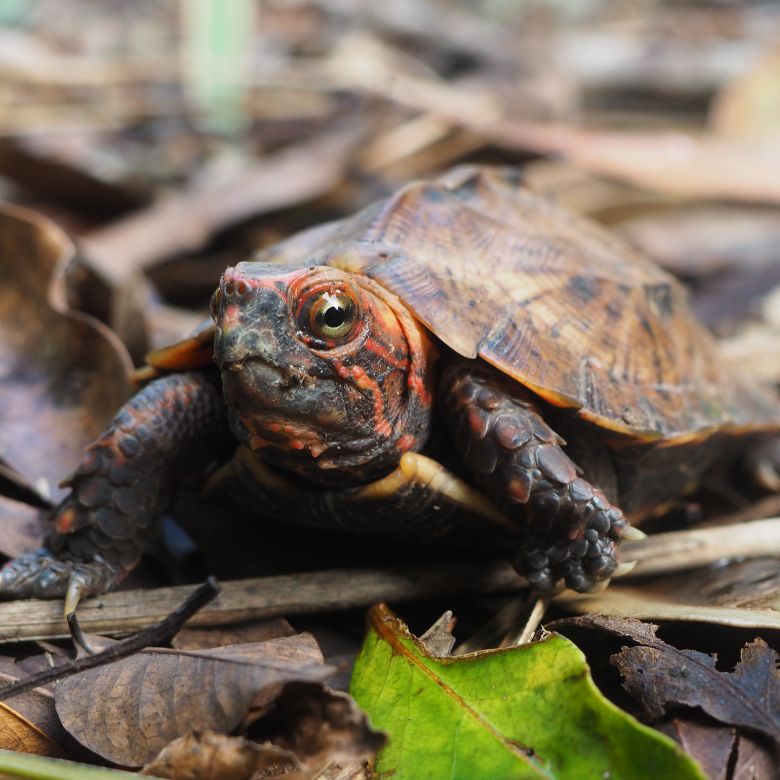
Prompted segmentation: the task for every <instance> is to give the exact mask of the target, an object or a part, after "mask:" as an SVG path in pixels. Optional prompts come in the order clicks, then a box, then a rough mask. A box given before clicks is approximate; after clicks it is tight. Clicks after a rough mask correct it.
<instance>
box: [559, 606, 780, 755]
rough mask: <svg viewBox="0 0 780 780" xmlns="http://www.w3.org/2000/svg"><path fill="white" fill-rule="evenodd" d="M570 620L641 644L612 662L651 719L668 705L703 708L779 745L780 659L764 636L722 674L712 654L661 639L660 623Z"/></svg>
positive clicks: (595, 617) (593, 618) (598, 617)
mask: <svg viewBox="0 0 780 780" xmlns="http://www.w3.org/2000/svg"><path fill="white" fill-rule="evenodd" d="M567 622H568V623H569V624H570V625H577V626H583V627H586V628H595V629H598V630H601V631H605V632H607V633H610V634H614V635H617V636H622V637H626V638H629V639H631V640H632V641H634V642H636V643H637V644H636V645H635V646H633V647H624V648H623V649H622V650H621V651H620V653H618V654H616V655H613V656H612V657H611V659H610V663H612V664H613V665H614V666H615V667H617V669H618V670H619V671H620V673H621V674H622V675H623V678H624V679H623V686H624V687H625V688H626V690H628V692H629V693H631V695H632V696H634V697H635V698H636V699H637V700H638V701H640V702H641V703H642V705H643V707H644V708H645V710H646V711H647V713H648V714H649V715H650V717H653V718H658V717H661V716H662V715H663V714H664V713H665V712H666V710H667V709H668V707H669V706H670V705H674V706H679V705H684V706H688V707H699V708H701V709H702V710H703V711H704V712H705V713H707V715H709V716H710V717H712V718H715V720H717V721H719V722H721V723H725V724H727V725H732V726H738V727H742V728H745V729H748V730H750V731H757V732H759V733H760V734H762V735H763V736H765V737H768V738H769V739H772V740H774V742H775V744H779V745H780V671H778V667H777V661H778V657H777V653H776V652H775V651H774V650H772V649H771V648H770V647H769V646H768V645H767V644H766V642H764V641H763V640H762V639H760V638H758V639H756V640H754V641H753V642H751V643H749V644H747V645H745V646H744V647H743V648H742V653H741V658H740V661H739V663H738V664H737V665H736V667H735V669H734V671H733V672H722V671H719V670H718V669H717V668H716V665H715V664H716V658H715V657H714V656H711V655H707V654H706V653H701V652H699V651H698V650H687V649H679V648H677V647H673V646H672V645H669V644H667V643H666V642H664V641H663V640H661V639H659V638H658V637H657V636H656V631H657V630H658V626H656V625H654V624H652V623H643V622H641V621H639V620H632V619H626V618H613V617H606V616H603V615H587V616H584V617H579V618H571V619H570V620H569V621H567Z"/></svg>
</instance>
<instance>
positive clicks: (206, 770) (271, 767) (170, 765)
mask: <svg viewBox="0 0 780 780" xmlns="http://www.w3.org/2000/svg"><path fill="white" fill-rule="evenodd" d="M301 769H302V767H301V764H300V762H299V761H298V759H296V757H295V755H294V754H293V753H291V752H290V751H288V750H283V749H282V748H279V747H276V746H275V745H271V744H263V745H259V744H258V743H257V742H251V741H250V740H248V739H245V738H244V737H231V736H228V735H226V734H218V733H216V732H214V731H204V732H196V733H194V734H187V735H186V736H184V737H179V738H178V739H175V740H173V742H171V743H170V744H168V745H166V746H165V747H164V748H163V749H162V750H161V751H160V753H159V755H158V756H156V757H155V758H154V759H153V760H152V761H150V762H149V763H148V764H146V766H144V768H143V769H142V770H141V772H140V774H142V775H152V776H154V777H169V778H173V780H250V778H253V777H255V776H256V773H260V776H261V777H263V776H266V773H267V775H268V776H271V775H272V774H273V775H278V774H283V775H284V776H285V778H288V779H290V778H292V780H299V779H300V780H303V778H302V776H301V775H300V774H299V772H300V770H301Z"/></svg>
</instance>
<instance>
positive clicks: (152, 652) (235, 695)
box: [55, 634, 332, 767]
mask: <svg viewBox="0 0 780 780" xmlns="http://www.w3.org/2000/svg"><path fill="white" fill-rule="evenodd" d="M329 671H332V669H329V668H328V667H326V666H324V665H323V659H322V654H321V653H320V650H319V648H318V647H317V643H316V641H315V640H314V638H313V637H312V636H311V635H309V634H298V635H296V636H294V637H283V638H279V639H272V640H269V641H267V642H258V643H252V644H243V645H232V646H228V647H221V648H217V649H214V650H201V651H190V652H187V651H179V650H164V649H159V648H156V649H149V650H145V651H143V652H141V653H138V654H136V655H133V656H130V657H129V658H123V659H121V660H119V661H116V662H114V663H112V664H107V665H106V666H101V667H98V668H95V669H90V670H89V671H86V672H82V673H80V674H76V675H73V676H72V677H69V678H68V679H66V680H63V681H62V682H61V683H60V684H59V685H58V686H57V689H56V692H55V704H56V707H57V714H58V715H59V716H60V720H61V721H62V724H63V725H64V726H65V728H66V729H67V730H68V731H69V732H70V733H71V734H72V735H73V736H74V737H75V738H76V739H77V740H78V741H79V742H81V743H82V744H83V745H84V746H85V747H87V748H89V749H90V750H92V751H93V752H95V753H97V754H98V755H100V756H102V757H103V758H105V759H107V760H109V761H112V762H114V763H116V764H120V765H122V766H128V767H137V766H142V765H143V764H145V763H147V762H148V761H151V760H152V758H154V756H155V755H157V753H158V752H159V751H160V750H161V749H162V748H163V747H164V746H165V745H167V744H168V743H169V742H170V741H171V740H173V739H176V738H177V737H180V736H183V735H184V734H187V733H189V732H190V731H193V730H194V731H206V730H215V731H222V732H229V731H231V730H232V729H234V728H235V727H236V726H237V725H238V724H239V723H241V721H242V720H243V719H244V717H245V716H246V714H247V711H248V710H249V707H250V705H251V703H252V702H253V700H254V699H255V697H256V696H257V694H258V692H259V691H261V690H262V689H264V688H265V687H266V686H269V685H271V684H273V683H280V682H284V681H288V680H291V679H312V678H313V679H321V678H323V677H325V676H327V674H328V672H329Z"/></svg>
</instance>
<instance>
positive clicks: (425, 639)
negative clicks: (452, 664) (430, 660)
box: [420, 609, 455, 657]
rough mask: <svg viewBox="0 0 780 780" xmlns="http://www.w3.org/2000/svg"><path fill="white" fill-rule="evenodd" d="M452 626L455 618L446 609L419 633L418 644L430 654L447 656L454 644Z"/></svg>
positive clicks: (453, 626)
mask: <svg viewBox="0 0 780 780" xmlns="http://www.w3.org/2000/svg"><path fill="white" fill-rule="evenodd" d="M453 628H455V620H454V618H453V617H452V611H451V610H449V609H448V610H447V611H446V612H445V613H444V614H443V615H442V616H441V617H440V618H439V619H438V620H437V621H436V622H435V623H434V624H433V625H432V626H431V627H430V628H429V629H428V630H427V631H426V632H425V633H424V634H421V635H420V644H421V645H422V646H423V647H424V648H425V652H426V653H427V654H428V655H430V656H439V657H444V656H448V655H449V654H450V653H451V652H452V648H453V647H454V646H455V637H454V636H453V635H452V629H453Z"/></svg>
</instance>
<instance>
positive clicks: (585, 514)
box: [443, 361, 638, 594]
mask: <svg viewBox="0 0 780 780" xmlns="http://www.w3.org/2000/svg"><path fill="white" fill-rule="evenodd" d="M443 382H444V388H443V390H444V393H445V396H446V398H447V412H448V414H447V417H448V420H449V425H450V429H451V433H452V435H453V438H454V439H455V441H456V443H457V445H458V449H459V450H460V451H461V452H462V453H463V458H464V460H465V463H466V465H467V466H468V467H469V468H470V469H471V471H472V473H473V474H474V478H475V480H476V481H477V483H478V484H479V485H480V486H481V487H482V489H483V490H484V491H485V493H486V494H487V496H488V498H490V499H491V500H492V501H494V502H495V503H496V504H498V506H499V507H501V508H502V509H503V510H504V511H506V512H508V513H509V514H510V516H513V517H516V518H518V519H519V521H520V522H521V523H522V525H523V542H522V547H521V549H520V551H519V553H518V555H517V558H516V559H515V561H514V564H515V567H516V568H517V569H518V571H519V572H520V573H521V574H523V575H524V576H525V577H527V579H528V581H529V582H530V583H531V585H532V586H533V587H534V589H535V590H536V591H537V592H539V593H540V594H551V593H553V592H554V591H555V589H556V587H557V585H558V583H559V582H560V581H561V580H563V581H564V582H565V583H566V585H567V586H568V587H570V588H573V589H574V590H577V591H580V592H585V591H588V590H591V589H592V588H593V587H594V586H596V585H597V584H598V583H599V582H601V581H603V580H605V579H607V578H609V577H610V576H611V575H612V574H614V572H615V570H616V569H617V567H618V563H617V555H616V550H617V544H618V542H619V541H620V539H621V537H624V536H626V535H629V536H633V535H634V534H638V532H636V531H635V530H634V529H631V528H630V526H629V525H628V522H627V521H626V519H625V517H624V516H623V513H622V512H621V510H620V509H618V507H616V506H613V505H612V504H610V502H609V501H608V500H607V498H606V497H605V496H604V494H603V493H602V492H601V491H600V490H599V489H598V488H596V487H594V486H593V485H591V484H590V483H589V482H587V481H586V480H584V479H582V478H581V477H579V476H578V469H577V467H576V466H575V464H574V463H573V462H572V461H571V459H570V458H569V456H568V455H567V454H566V453H565V452H564V451H563V449H562V448H561V445H562V444H564V441H563V439H561V438H560V436H558V435H557V434H556V433H555V431H554V430H553V429H552V428H550V426H549V425H547V423H546V422H545V421H544V418H543V417H542V414H541V412H540V410H539V407H538V405H537V404H536V403H535V401H534V397H533V395H532V394H531V393H530V392H526V391H524V390H523V388H522V387H521V386H520V385H518V384H514V383H512V384H511V385H510V383H508V382H507V381H506V380H505V379H504V378H503V377H501V376H499V375H497V374H493V373H491V372H490V371H489V370H486V369H485V368H484V367H480V366H479V365H478V364H476V363H475V362H466V361H463V362H461V363H457V364H455V365H454V366H453V367H452V368H450V369H449V370H448V371H446V372H445V374H444V377H443ZM627 531H628V534H627ZM632 532H633V533H632Z"/></svg>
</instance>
